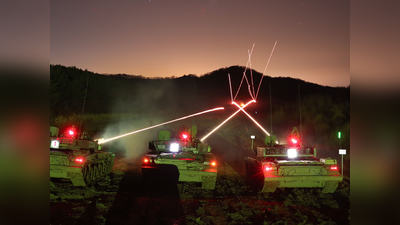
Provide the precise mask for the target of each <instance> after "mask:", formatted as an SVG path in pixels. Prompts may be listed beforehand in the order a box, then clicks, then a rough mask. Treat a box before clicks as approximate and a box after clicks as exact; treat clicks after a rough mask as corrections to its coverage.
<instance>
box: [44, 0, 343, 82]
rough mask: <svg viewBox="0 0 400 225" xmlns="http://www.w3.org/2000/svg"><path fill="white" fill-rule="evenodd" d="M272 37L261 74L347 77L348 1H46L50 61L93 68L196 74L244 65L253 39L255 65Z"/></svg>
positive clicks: (327, 78) (313, 79) (259, 65)
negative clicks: (48, 22)
mask: <svg viewBox="0 0 400 225" xmlns="http://www.w3.org/2000/svg"><path fill="white" fill-rule="evenodd" d="M275 41H277V45H276V48H275V51H274V53H273V55H272V58H271V61H270V63H269V66H268V68H267V70H266V72H265V74H266V75H269V76H272V77H279V76H281V77H293V78H299V79H302V80H305V81H308V82H312V83H317V84H321V85H327V86H348V85H350V45H349V43H350V3H349V1H343V0H325V1H320V0H315V1H310V0H304V1H295V0H287V1H285V0H260V1H251V0H247V1H245V0H243V1H239V0H225V1H222V0H197V1H195V0H168V1H166V0H136V1H134V0H132V1H129V0H120V1H118V0H115V1H111V0H85V1H66V0H65V1H62V0H51V1H50V63H51V64H61V65H64V66H76V67H78V68H81V69H87V70H89V71H93V72H95V73H101V74H119V73H125V74H132V75H142V76H145V77H170V76H177V77H180V76H183V75H188V74H195V75H198V76H200V75H203V74H205V73H208V72H212V71H214V70H216V69H219V68H222V67H229V66H233V65H239V66H246V63H247V59H248V50H251V48H252V46H253V44H254V43H255V47H254V51H253V54H252V57H251V66H252V68H253V69H255V70H257V71H258V72H260V73H262V72H263V71H264V68H265V66H266V64H267V61H268V58H269V55H270V53H271V50H272V48H273V46H274V43H275ZM238 76H241V75H239V74H238Z"/></svg>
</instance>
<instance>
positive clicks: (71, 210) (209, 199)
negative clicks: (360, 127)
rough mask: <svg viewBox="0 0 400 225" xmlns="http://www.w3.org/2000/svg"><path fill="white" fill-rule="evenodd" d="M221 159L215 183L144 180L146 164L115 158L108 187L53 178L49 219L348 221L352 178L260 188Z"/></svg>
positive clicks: (80, 221) (72, 221)
mask: <svg viewBox="0 0 400 225" xmlns="http://www.w3.org/2000/svg"><path fill="white" fill-rule="evenodd" d="M235 167H236V165H235V164H232V163H231V164H230V163H227V162H224V161H223V160H222V161H221V162H220V165H219V168H218V177H217V184H216V188H215V190H214V191H212V192H202V191H201V190H200V188H199V187H198V186H196V185H195V184H188V183H178V184H177V183H168V182H164V183H153V184H149V183H144V182H143V181H142V176H141V165H140V163H138V162H130V161H128V160H127V159H126V158H117V159H116V160H115V165H114V170H113V174H112V176H111V178H112V179H111V183H110V184H109V185H108V186H100V185H96V186H94V187H85V188H82V187H73V186H72V183H70V182H68V181H59V180H52V181H50V224H54V225H55V224H349V223H350V181H349V178H345V179H344V181H343V182H342V183H340V185H339V187H338V189H337V190H336V192H335V193H333V194H322V193H321V189H317V188H300V189H277V191H276V192H275V193H268V194H266V193H257V192H256V191H254V190H253V189H252V188H250V187H249V186H248V185H247V183H246V180H245V178H244V177H243V176H242V175H241V174H240V173H238V172H237V171H238V170H236V169H235Z"/></svg>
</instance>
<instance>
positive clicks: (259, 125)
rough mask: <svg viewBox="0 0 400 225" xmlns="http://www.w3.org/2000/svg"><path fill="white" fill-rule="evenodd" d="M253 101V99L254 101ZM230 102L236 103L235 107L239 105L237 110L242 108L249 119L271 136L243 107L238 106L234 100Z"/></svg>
mask: <svg viewBox="0 0 400 225" xmlns="http://www.w3.org/2000/svg"><path fill="white" fill-rule="evenodd" d="M254 102H255V101H254ZM232 104H234V105H236V106H237V107H239V111H240V110H242V111H243V112H244V113H245V114H246V115H247V116H248V117H249V118H250V119H251V120H253V122H254V123H255V124H256V125H257V126H258V127H259V128H261V130H262V131H264V133H266V134H267V135H268V136H271V135H270V134H269V133H268V132H267V131H266V130H265V129H264V128H263V127H262V126H261V125H260V124H259V123H257V121H256V120H255V119H253V117H251V116H250V115H249V114H248V113H247V112H246V111H244V109H243V108H244V107H243V108H242V107H240V106H239V105H238V104H237V103H236V102H232Z"/></svg>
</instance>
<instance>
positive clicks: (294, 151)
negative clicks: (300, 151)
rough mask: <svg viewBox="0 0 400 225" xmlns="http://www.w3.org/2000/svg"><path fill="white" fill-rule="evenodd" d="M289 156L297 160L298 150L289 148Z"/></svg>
mask: <svg viewBox="0 0 400 225" xmlns="http://www.w3.org/2000/svg"><path fill="white" fill-rule="evenodd" d="M287 154H288V158H289V159H292V158H296V157H297V150H296V149H295V148H289V149H288V150H287Z"/></svg>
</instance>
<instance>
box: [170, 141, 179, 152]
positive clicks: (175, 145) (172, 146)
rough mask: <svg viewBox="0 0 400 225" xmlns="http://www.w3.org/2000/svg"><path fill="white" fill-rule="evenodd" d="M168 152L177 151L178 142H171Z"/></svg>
mask: <svg viewBox="0 0 400 225" xmlns="http://www.w3.org/2000/svg"><path fill="white" fill-rule="evenodd" d="M169 151H170V152H179V144H178V143H171V145H170V146H169Z"/></svg>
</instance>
